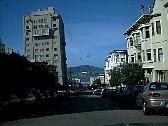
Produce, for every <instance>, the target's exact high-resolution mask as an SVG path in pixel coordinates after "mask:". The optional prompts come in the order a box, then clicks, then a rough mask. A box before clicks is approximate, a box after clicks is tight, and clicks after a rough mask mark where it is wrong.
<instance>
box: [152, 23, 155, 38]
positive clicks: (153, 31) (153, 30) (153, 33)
mask: <svg viewBox="0 0 168 126" xmlns="http://www.w3.org/2000/svg"><path fill="white" fill-rule="evenodd" d="M151 25H152V35H155V29H154V23H152V24H151Z"/></svg>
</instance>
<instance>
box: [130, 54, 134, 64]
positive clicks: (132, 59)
mask: <svg viewBox="0 0 168 126" xmlns="http://www.w3.org/2000/svg"><path fill="white" fill-rule="evenodd" d="M134 60H135V59H134V55H131V62H132V63H134Z"/></svg>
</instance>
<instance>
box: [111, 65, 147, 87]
mask: <svg viewBox="0 0 168 126" xmlns="http://www.w3.org/2000/svg"><path fill="white" fill-rule="evenodd" d="M142 80H144V70H143V69H142V65H140V64H137V63H126V64H122V65H120V66H118V67H115V68H114V69H113V70H111V79H110V84H111V85H112V86H118V85H120V84H121V83H123V84H126V85H128V84H138V83H139V82H140V81H142Z"/></svg>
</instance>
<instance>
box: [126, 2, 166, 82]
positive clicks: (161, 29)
mask: <svg viewBox="0 0 168 126" xmlns="http://www.w3.org/2000/svg"><path fill="white" fill-rule="evenodd" d="M124 35H125V36H126V39H127V51H128V63H140V64H142V67H143V69H144V71H145V77H146V79H148V80H149V81H151V82H152V81H159V82H163V81H168V0H155V1H154V4H153V8H152V10H150V11H148V12H143V13H142V15H141V16H140V18H139V19H138V20H137V21H135V22H134V23H133V24H132V25H131V26H130V27H129V28H128V29H127V30H126V31H125V32H124Z"/></svg>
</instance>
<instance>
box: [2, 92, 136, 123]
mask: <svg viewBox="0 0 168 126" xmlns="http://www.w3.org/2000/svg"><path fill="white" fill-rule="evenodd" d="M105 110H135V107H133V106H129V105H126V104H122V102H121V103H118V102H115V101H113V100H111V99H107V98H101V96H96V95H91V93H89V92H81V93H80V94H79V95H77V96H69V97H61V98H59V99H57V100H55V101H52V102H48V103H45V104H35V105H27V106H17V107H13V108H12V107H11V108H9V109H8V110H7V111H5V112H4V113H2V114H1V117H0V118H1V119H2V120H15V119H22V118H24V119H25V118H35V117H42V116H50V115H60V114H72V113H82V112H92V111H105Z"/></svg>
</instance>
